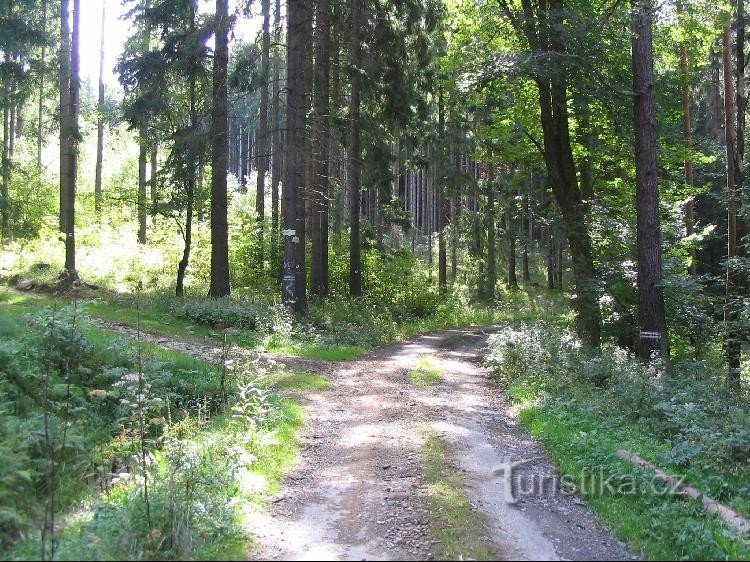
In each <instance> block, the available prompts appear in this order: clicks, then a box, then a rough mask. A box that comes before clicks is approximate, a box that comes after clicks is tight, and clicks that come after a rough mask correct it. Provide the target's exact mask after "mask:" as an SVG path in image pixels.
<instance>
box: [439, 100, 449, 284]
mask: <svg viewBox="0 0 750 562" xmlns="http://www.w3.org/2000/svg"><path fill="white" fill-rule="evenodd" d="M438 130H439V131H440V134H441V135H442V136H443V137H445V135H446V130H445V110H444V108H443V92H442V90H441V91H440V93H439V95H438ZM441 160H447V161H450V150H445V149H444V151H443V158H442V159H441ZM438 165H439V168H438V170H440V172H439V173H438V178H439V181H438V183H437V185H436V188H437V199H438V201H437V205H438V220H437V223H438V224H437V227H438V291H439V292H440V294H445V293H447V292H448V255H447V250H446V242H445V228H446V226H447V224H446V223H447V222H448V220H447V217H448V199H447V198H446V197H445V193H444V191H445V190H446V189H447V186H446V185H445V181H444V180H443V177H444V176H445V173H444V166H445V162H443V161H441V162H440V163H439V164H438Z"/></svg>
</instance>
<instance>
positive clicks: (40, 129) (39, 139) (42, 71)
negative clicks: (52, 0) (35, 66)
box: [36, 0, 47, 170]
mask: <svg viewBox="0 0 750 562" xmlns="http://www.w3.org/2000/svg"><path fill="white" fill-rule="evenodd" d="M42 35H44V36H45V37H46V36H47V0H42ZM46 57H47V42H46V41H43V42H42V52H41V56H40V57H39V106H38V108H37V112H38V115H37V119H38V121H37V129H36V167H37V170H41V169H42V144H43V141H44V77H45V75H46V73H47V69H46V68H45V65H46V64H47V59H46Z"/></svg>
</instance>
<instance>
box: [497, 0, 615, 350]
mask: <svg viewBox="0 0 750 562" xmlns="http://www.w3.org/2000/svg"><path fill="white" fill-rule="evenodd" d="M500 4H501V6H503V9H504V11H505V12H506V13H508V14H510V13H511V11H510V9H509V6H508V4H507V2H506V1H505V0H500ZM522 4H523V11H524V13H523V14H521V15H520V18H516V17H513V19H512V21H513V22H514V23H515V25H517V29H518V31H519V32H520V33H523V34H525V35H526V38H527V40H528V41H529V44H530V46H531V48H532V50H534V51H535V52H537V53H546V55H545V56H553V57H555V64H559V65H563V64H564V57H563V56H562V55H564V54H565V50H566V49H565V44H564V42H563V37H564V33H563V31H564V29H565V20H564V11H565V10H564V8H565V6H564V1H563V0H549V2H548V6H547V8H548V9H545V10H541V9H539V10H537V11H536V12H535V10H534V7H533V5H532V3H531V2H523V3H522ZM516 15H518V14H516ZM534 79H535V81H536V84H537V87H538V89H539V107H540V110H541V125H542V132H543V138H544V161H545V165H546V168H547V175H548V176H549V179H550V183H551V184H552V188H553V191H554V195H555V199H556V201H557V204H558V206H559V207H560V212H561V214H562V217H563V222H564V224H565V229H566V235H567V237H568V243H569V245H570V254H571V261H572V267H573V278H574V282H575V292H576V298H575V301H574V305H575V309H576V316H577V331H578V333H579V335H580V336H581V338H582V339H583V340H584V341H585V342H586V343H587V344H588V345H590V346H592V347H599V345H600V340H601V311H600V309H599V295H598V288H597V281H596V271H595V270H594V258H593V249H592V245H591V237H590V235H589V230H588V226H587V223H586V206H585V203H584V201H583V196H582V194H581V190H580V188H579V186H578V178H577V174H576V167H575V161H574V158H573V150H572V146H571V139H570V127H569V115H568V95H567V76H566V69H565V68H564V67H563V68H561V69H557V70H556V71H555V72H552V73H544V74H542V73H539V74H536V75H535V76H534Z"/></svg>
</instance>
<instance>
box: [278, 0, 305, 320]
mask: <svg viewBox="0 0 750 562" xmlns="http://www.w3.org/2000/svg"><path fill="white" fill-rule="evenodd" d="M308 17H309V13H308V9H307V2H306V0H289V2H288V5H287V96H286V108H287V110H286V115H287V122H286V131H287V133H286V139H287V140H286V142H287V150H286V151H287V153H288V154H292V155H295V157H293V158H286V159H285V162H284V164H285V181H284V185H283V188H284V195H283V198H284V231H283V235H284V268H283V279H282V297H283V299H284V303H285V304H286V305H287V306H288V307H290V308H293V309H294V310H297V311H304V309H305V306H306V295H305V284H304V279H305V263H304V261H302V262H301V263H300V261H299V260H298V254H299V252H298V250H297V247H298V246H299V245H300V244H302V247H303V248H304V228H305V220H304V202H303V201H301V200H300V195H301V194H302V183H303V181H304V162H303V161H302V159H301V158H299V157H298V156H299V155H300V154H302V152H303V150H304V148H305V115H304V107H305V90H304V68H303V65H304V52H305V40H306V33H305V28H306V26H307V23H306V18H308ZM299 207H301V209H300V208H299ZM300 279H301V280H302V281H303V282H302V283H300Z"/></svg>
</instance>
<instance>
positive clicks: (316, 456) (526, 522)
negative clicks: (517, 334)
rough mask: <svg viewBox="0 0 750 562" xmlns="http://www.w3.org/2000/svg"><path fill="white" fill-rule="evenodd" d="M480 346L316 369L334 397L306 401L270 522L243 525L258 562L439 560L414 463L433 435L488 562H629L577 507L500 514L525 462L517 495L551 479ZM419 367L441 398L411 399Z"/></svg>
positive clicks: (475, 333)
mask: <svg viewBox="0 0 750 562" xmlns="http://www.w3.org/2000/svg"><path fill="white" fill-rule="evenodd" d="M487 336H488V332H487V331H485V330H482V329H469V330H449V331H446V332H441V333H439V334H428V335H424V336H421V337H418V338H415V339H413V340H410V341H407V342H403V343H398V344H393V345H389V346H386V347H384V348H381V349H380V350H378V351H376V352H374V353H373V354H371V355H369V356H366V357H365V358H363V359H361V360H358V361H351V362H347V363H341V364H339V367H338V368H334V369H331V368H330V365H331V364H330V363H329V364H327V365H325V370H326V371H328V376H329V378H330V382H331V388H330V390H328V391H326V392H323V393H320V394H317V395H314V396H312V397H309V398H308V399H307V401H306V409H307V412H308V420H307V421H308V423H307V424H306V429H305V432H304V433H303V436H302V450H301V455H300V458H299V460H298V462H297V463H296V465H295V467H294V468H293V469H292V470H291V471H290V472H289V474H288V475H287V477H286V479H285V482H284V485H283V488H282V491H281V492H280V493H279V494H278V495H277V496H276V497H275V498H274V499H273V500H272V504H271V509H270V511H269V512H262V511H257V512H254V513H252V514H251V516H250V517H249V520H250V523H249V527H250V528H249V530H250V532H252V533H253V534H254V535H256V536H257V537H258V543H259V549H258V552H257V553H256V554H255V556H257V557H258V558H260V559H277V560H281V559H285V560H287V559H288V560H327V559H345V560H386V559H395V560H425V559H427V560H429V559H433V558H435V557H436V556H439V553H440V545H439V544H436V543H435V542H434V541H433V538H432V535H431V533H430V525H434V524H435V518H434V517H433V516H432V515H433V514H431V509H433V508H432V507H431V505H430V500H429V495H428V482H427V481H426V478H425V474H424V469H423V467H422V463H421V460H420V454H419V451H420V448H421V447H422V445H423V442H424V439H425V438H426V434H427V433H432V434H436V435H439V436H440V439H441V440H442V441H443V442H444V443H445V444H446V445H447V450H448V457H449V459H448V461H449V463H450V465H451V466H453V467H454V469H455V471H456V472H457V474H458V475H460V477H461V478H462V480H463V483H464V493H465V494H466V496H467V498H468V499H469V500H470V502H471V506H472V509H474V510H476V511H478V512H479V513H481V514H482V516H483V517H482V519H483V521H484V522H485V523H484V528H482V529H477V530H476V531H477V533H478V536H482V537H484V540H485V541H486V543H487V547H488V549H489V550H490V551H492V552H494V553H495V554H496V556H497V557H498V559H505V560H517V559H521V560H524V559H525V560H575V559H578V560H621V559H633V558H637V557H636V556H634V555H633V554H632V553H630V552H629V551H628V550H627V548H626V547H625V546H624V545H623V544H622V543H620V542H618V541H617V540H615V539H614V538H612V537H611V536H610V535H609V534H607V533H606V532H605V531H604V530H603V529H602V527H601V525H600V524H599V523H598V521H597V519H596V518H595V517H594V516H593V515H592V514H591V512H590V511H589V510H588V509H587V508H586V507H585V505H583V504H582V502H580V501H579V500H578V499H577V498H575V497H573V496H570V495H567V494H564V493H562V492H559V491H558V492H557V493H554V494H537V495H534V494H529V495H523V496H522V497H520V498H519V500H518V502H517V503H515V504H509V503H508V502H507V501H506V500H507V496H506V490H505V485H504V482H503V477H502V476H500V475H497V474H496V473H494V470H495V469H496V468H497V467H499V466H501V465H502V464H503V463H506V462H508V461H518V460H527V459H535V460H533V462H529V463H526V464H524V465H523V466H522V467H519V468H518V469H517V470H516V471H515V472H514V474H515V476H516V477H521V478H526V479H527V481H533V479H534V478H537V479H539V478H541V477H543V476H551V475H553V474H554V469H553V467H552V464H551V463H550V461H549V460H548V458H547V456H546V455H545V452H544V450H543V448H542V446H541V445H540V444H539V443H537V442H535V441H534V440H533V439H532V438H531V437H530V436H529V435H528V433H526V432H525V431H524V430H522V429H521V428H519V427H518V425H517V423H516V421H515V419H514V416H513V415H512V412H511V410H510V408H509V405H508V403H507V400H506V399H505V397H504V396H503V395H502V393H501V392H500V391H499V390H498V389H497V388H496V387H494V386H493V385H492V384H490V383H489V382H488V371H487V370H486V369H485V368H483V367H482V365H481V363H480V361H481V355H482V349H483V347H484V346H485V345H486V341H487ZM425 357H430V362H431V363H432V364H434V365H436V366H437V367H438V368H439V369H440V370H441V371H442V372H443V381H442V383H441V384H439V385H437V386H434V387H419V386H415V385H414V384H413V383H411V382H410V381H409V377H408V372H409V371H410V370H411V369H413V368H414V366H415V364H416V363H417V362H418V361H419V360H420V359H424V358H425ZM322 367H323V366H322V365H321V368H322ZM537 481H538V480H537ZM465 557H466V556H464V558H465Z"/></svg>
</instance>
